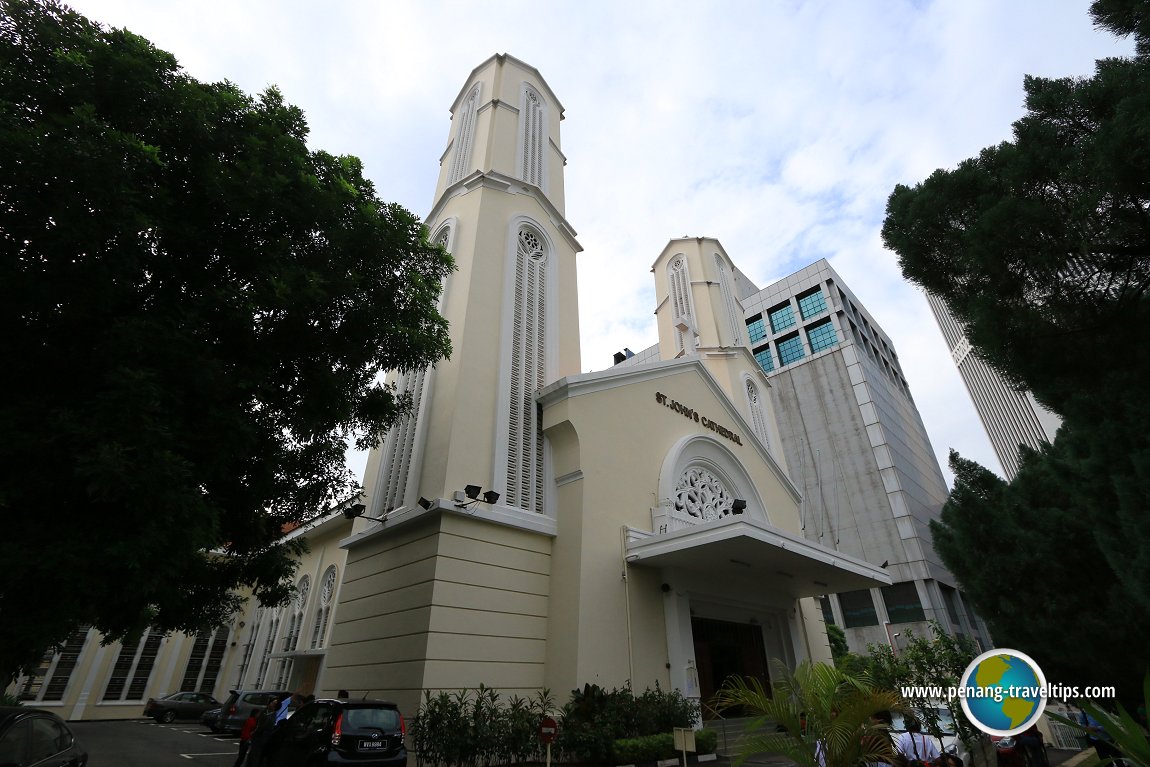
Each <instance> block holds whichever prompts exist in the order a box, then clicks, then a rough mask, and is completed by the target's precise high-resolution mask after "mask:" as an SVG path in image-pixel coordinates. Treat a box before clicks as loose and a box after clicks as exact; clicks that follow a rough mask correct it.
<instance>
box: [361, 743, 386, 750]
mask: <svg viewBox="0 0 1150 767" xmlns="http://www.w3.org/2000/svg"><path fill="white" fill-rule="evenodd" d="M386 745H387V744H386V743H384V741H382V740H361V741H360V742H359V750H360V751H376V750H380V749H382V748H383V747H384V746H386Z"/></svg>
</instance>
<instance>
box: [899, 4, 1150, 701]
mask: <svg viewBox="0 0 1150 767" xmlns="http://www.w3.org/2000/svg"><path fill="white" fill-rule="evenodd" d="M1091 14H1092V16H1093V18H1094V21H1095V24H1096V25H1097V26H1099V27H1102V28H1104V29H1107V30H1109V31H1111V32H1113V33H1115V34H1117V35H1120V36H1127V35H1133V36H1134V39H1135V44H1136V55H1134V56H1132V57H1124V58H1111V59H1105V60H1102V61H1099V62H1098V63H1097V66H1096V70H1095V73H1094V76H1093V77H1090V78H1080V79H1073V78H1063V79H1044V78H1038V77H1027V78H1026V80H1025V83H1024V88H1025V92H1026V109H1027V111H1026V115H1025V116H1024V117H1023V118H1022V119H1020V120H1019V121H1018V122H1016V123H1015V124H1014V134H1013V140H1012V141H1008V142H1004V143H1002V144H1000V145H998V146H995V147H990V148H988V149H985V150H983V151H982V152H981V153H980V154H979V156H978V157H975V158H972V159H968V160H965V161H963V162H962V163H960V164H959V165H958V167H957V168H955V169H953V170H938V171H935V172H934V173H933V174H931V176H930V177H929V178H928V179H927V180H926V181H924V182H922V183H920V184H918V185H916V186H915V187H913V188H910V187H906V186H902V185H899V186H898V187H896V189H895V190H894V192H893V193H892V194H891V196H890V199H889V201H888V204H887V218H886V221H885V222H884V225H883V239H884V241H885V243H886V244H887V246H888V247H889V248H891V249H892V250H893V251H895V252H896V253H897V254H898V256H899V263H900V265H901V267H902V270H903V273H904V275H905V276H906V277H907V278H908V279H910V280H911V281H913V282H915V283H917V284H919V285H921V286H922V287H924V288H925V289H926V290H928V291H930V292H931V293H932V294H934V295H936V296H938V297H939V298H941V299H942V300H943V301H944V302H945V303H946V305H947V306H948V307H949V309H950V311H951V313H952V314H953V315H954V316H955V317H956V319H957V320H958V322H959V323H960V324H961V325H962V327H963V329H964V331H965V332H966V334H967V337H968V338H969V339H970V341H971V343H972V344H973V345H974V347H975V350H976V353H978V354H979V355H980V356H981V357H983V358H984V359H985V360H987V362H988V363H990V364H991V365H993V366H994V367H995V368H996V369H997V370H999V371H1000V372H1001V373H1002V374H1003V375H1004V376H1005V377H1006V378H1007V380H1009V381H1010V382H1012V383H1013V384H1014V385H1016V386H1017V387H1019V388H1020V389H1029V390H1031V391H1033V392H1034V394H1035V396H1036V397H1037V398H1038V399H1039V400H1040V401H1041V402H1043V403H1044V404H1045V405H1047V406H1048V407H1050V408H1051V409H1053V410H1054V411H1055V412H1057V413H1059V414H1060V415H1061V416H1062V417H1063V419H1064V420H1063V427H1062V430H1061V431H1060V432H1059V436H1058V438H1057V442H1056V446H1055V447H1054V448H1053V449H1050V450H1043V451H1028V452H1026V453H1024V461H1023V464H1024V465H1023V469H1022V471H1020V472H1019V475H1018V477H1017V478H1016V479H1015V481H1014V483H1012V484H1011V485H1010V486H1005V485H999V484H996V483H995V482H994V481H992V479H991V478H990V477H988V476H986V474H984V473H983V472H984V471H985V470H982V469H981V467H978V466H976V465H972V464H970V463H969V462H966V461H963V459H961V458H960V457H958V456H953V457H952V465H953V466H955V473H956V483H955V490H954V493H952V496H951V500H950V502H949V503H948V505H947V508H946V510H945V511H944V513H943V518H942V525H941V526H938V525H933V526H932V529H933V530H934V534H935V540H936V545H937V547H938V549H939V552H940V555H941V556H942V557H943V560H944V561H945V562H946V564H947V565H948V567H950V568H951V569H952V571H953V572H954V573H955V574H956V575H958V577H959V579H960V580H961V581H962V582H963V585H964V588H965V589H966V593H967V594H968V595H969V596H970V598H971V599H972V601H973V602H974V604H975V606H976V607H977V608H978V609H979V611H980V612H981V613H982V614H983V615H984V616H985V617H986V618H987V619H988V622H989V623H990V625H991V630H992V632H993V633H994V635H995V638H996V640H997V641H999V642H1000V643H1006V642H1007V640H1008V638H1010V639H1011V640H1012V641H1015V642H1017V644H1018V645H1019V649H1023V648H1026V649H1028V651H1031V652H1032V654H1033V655H1034V656H1035V659H1036V660H1038V661H1039V662H1040V663H1041V664H1043V665H1044V667H1047V664H1050V667H1051V668H1059V669H1074V668H1076V669H1078V674H1077V675H1076V676H1082V675H1083V672H1084V671H1087V669H1086V666H1087V664H1086V663H1085V662H1084V661H1083V658H1084V657H1090V659H1091V666H1092V667H1091V668H1090V669H1089V670H1088V673H1090V672H1093V671H1094V670H1095V668H1094V667H1093V664H1094V663H1095V662H1102V663H1104V664H1106V665H1107V666H1109V668H1108V671H1107V673H1108V674H1110V675H1111V679H1115V678H1118V677H1120V678H1122V679H1123V680H1125V681H1127V682H1128V683H1135V682H1136V680H1137V679H1140V678H1141V674H1142V671H1143V663H1144V662H1145V653H1144V650H1143V651H1141V652H1139V653H1137V654H1136V655H1131V654H1130V653H1128V652H1125V651H1124V650H1123V648H1122V647H1117V645H1124V646H1127V647H1128V645H1127V643H1125V642H1124V641H1123V640H1122V639H1121V637H1114V636H1106V635H1113V634H1119V635H1121V634H1122V633H1123V632H1121V631H1117V632H1116V631H1115V630H1114V627H1115V626H1116V625H1123V624H1125V625H1144V622H1145V619H1146V617H1147V615H1148V614H1150V532H1148V528H1147V524H1146V521H1147V520H1146V509H1147V508H1150V442H1148V441H1147V439H1146V434H1147V433H1150V399H1148V398H1146V397H1145V396H1144V393H1143V392H1144V389H1145V382H1146V380H1147V377H1148V376H1150V345H1148V344H1145V343H1141V342H1139V341H1137V340H1136V339H1137V334H1138V333H1139V332H1140V331H1141V329H1142V328H1145V327H1147V325H1148V320H1150V299H1148V294H1147V290H1148V289H1150V36H1148V34H1150V21H1148V19H1150V5H1148V4H1147V2H1145V0H1096V2H1095V3H1094V4H1093V5H1092V7H1091ZM964 516H969V517H970V518H969V519H963V517H964ZM975 519H977V520H978V522H977V523H976V522H975V521H974V520H975ZM1037 552H1041V556H1040V555H1038V554H1037ZM988 562H992V563H993V566H992V567H986V566H985V563H988ZM979 568H982V570H983V571H982V572H977V571H978V570H979ZM1006 584H1008V585H1007V586H1006V587H1005V588H1004V585H1006ZM1067 590H1068V591H1067ZM1004 592H1007V593H1004ZM1091 604H1093V607H1092V608H1091V607H1090V605H1091ZM1119 605H1125V607H1122V608H1121V609H1118V606H1119ZM1102 608H1104V609H1107V610H1114V612H1110V613H1101V609H1102ZM1080 611H1082V612H1080ZM1056 615H1057V616H1058V619H1055V616H1056ZM1132 621H1133V623H1131V622H1132ZM1138 621H1141V622H1142V623H1138ZM1104 637H1105V638H1104ZM1024 638H1025V639H1026V640H1027V642H1028V644H1022V641H1021V640H1023V639H1024ZM1103 645H1105V646H1106V647H1107V648H1108V649H1109V650H1113V651H1114V652H1113V653H1108V654H1105V655H1099V654H1093V653H1091V654H1089V655H1084V653H1086V648H1091V647H1100V646H1103ZM1139 655H1140V656H1141V657H1140V658H1139V657H1138V656H1139ZM1048 671H1049V668H1048ZM1127 686H1128V687H1133V684H1128V685H1127Z"/></svg>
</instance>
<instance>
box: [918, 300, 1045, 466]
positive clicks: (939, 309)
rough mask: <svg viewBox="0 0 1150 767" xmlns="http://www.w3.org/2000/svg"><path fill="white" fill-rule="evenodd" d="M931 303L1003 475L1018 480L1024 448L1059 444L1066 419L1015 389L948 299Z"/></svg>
mask: <svg viewBox="0 0 1150 767" xmlns="http://www.w3.org/2000/svg"><path fill="white" fill-rule="evenodd" d="M926 300H927V302H928V303H929V304H930V310H931V312H933V313H934V318H935V320H936V321H937V322H938V327H939V330H941V331H942V337H943V338H945V339H946V345H947V348H949V349H950V355H951V357H953V358H954V364H955V366H956V367H958V374H959V375H960V376H962V382H963V383H964V384H966V390H967V392H968V393H969V394H970V399H971V401H972V402H973V403H974V409H975V410H976V411H977V412H978V418H979V420H980V421H982V427H983V428H984V429H986V436H987V437H988V438H989V439H990V446H991V447H993V448H994V454H995V456H997V457H998V462H999V463H1000V464H1002V472H1003V475H1004V476H1005V477H1006V478H1007V479H1008V480H1010V479H1014V475H1015V474H1017V473H1018V446H1019V445H1026V446H1027V447H1031V448H1034V449H1038V447H1039V445H1041V444H1042V443H1043V442H1053V441H1054V435H1055V434H1056V433H1057V432H1058V427H1059V426H1061V425H1062V419H1061V418H1059V417H1058V416H1057V415H1056V414H1054V413H1052V412H1050V411H1049V410H1047V409H1046V408H1044V407H1043V406H1042V405H1040V404H1038V401H1037V400H1036V399H1034V395H1033V394H1031V393H1030V392H1028V391H1019V390H1017V389H1015V388H1014V387H1012V386H1011V385H1010V384H1008V383H1007V382H1006V379H1005V378H1003V377H1002V374H1001V373H999V372H998V371H997V370H995V369H994V368H992V367H991V366H990V365H988V364H987V363H986V362H985V361H983V359H982V358H981V357H979V356H978V355H977V354H976V353H975V352H974V349H973V347H972V346H971V345H970V341H969V340H967V338H966V334H965V333H964V332H963V330H962V327H961V326H960V325H959V324H958V322H957V321H956V320H955V319H954V315H953V314H951V313H950V309H948V308H947V307H946V303H945V302H943V300H942V299H940V298H939V297H938V296H935V295H932V294H930V293H927V294H926Z"/></svg>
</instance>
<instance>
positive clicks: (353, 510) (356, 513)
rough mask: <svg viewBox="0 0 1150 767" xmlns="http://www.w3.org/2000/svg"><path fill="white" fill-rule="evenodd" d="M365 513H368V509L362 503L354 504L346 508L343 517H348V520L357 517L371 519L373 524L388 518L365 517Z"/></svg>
mask: <svg viewBox="0 0 1150 767" xmlns="http://www.w3.org/2000/svg"><path fill="white" fill-rule="evenodd" d="M365 511H367V507H366V506H364V505H363V504H362V503H353V504H352V505H350V506H348V507H347V508H345V509H344V510H343V515H344V516H345V517H347V518H348V519H355V518H357V517H363V518H364V519H370V520H372V521H373V522H382V521H383V520H384V519H385V518H386V516H384V517H364V516H363V513H364V512H365Z"/></svg>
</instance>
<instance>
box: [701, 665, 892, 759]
mask: <svg viewBox="0 0 1150 767" xmlns="http://www.w3.org/2000/svg"><path fill="white" fill-rule="evenodd" d="M771 678H772V679H773V680H774V683H773V685H772V689H771V690H770V691H767V690H766V689H764V688H763V686H762V683H760V682H759V680H757V679H753V678H752V679H743V678H742V677H737V676H734V677H730V678H729V679H728V680H727V681H726V682H724V684H723V686H722V688H720V690H719V691H718V692H717V693H716V694H715V699H714V702H713V705H714V707H715V708H716V709H718V710H720V711H721V710H723V709H727V708H735V707H738V708H740V709H741V710H744V711H748V712H750V714H751V716H752V717H754V718H753V719H752V720H751V721H750V722H749V723H748V725H747V731H748V733H750V737H749V738H748V739H747V740H746V742H745V743H744V745H743V747H742V749H741V751H740V753H739V756H738V758H737V759H736V760H735V764H736V765H738V764H742V763H743V762H745V761H746V760H747V759H748V758H750V757H751V756H754V755H755V754H764V753H765V754H781V755H783V756H785V757H787V758H788V759H789V760H791V761H792V762H794V763H795V764H797V765H799V767H858V765H860V764H863V763H874V762H886V763H888V764H889V763H891V761H892V759H893V757H894V753H893V746H892V743H891V740H890V737H889V734H888V732H886V731H884V730H882V729H881V728H880V727H878V726H876V725H874V724H873V723H872V722H871V720H870V717H871V714H874V713H875V712H877V711H883V710H898V709H900V708H901V705H902V704H901V700H900V698H899V696H898V694H897V693H896V692H892V691H890V690H883V689H880V688H878V687H876V686H875V685H874V684H873V683H872V682H871V680H870V679H869V677H867V676H866V675H865V674H864V675H860V676H851V675H849V674H845V673H843V672H842V671H840V670H838V669H836V668H835V667H834V666H830V665H827V664H825V663H811V662H809V661H804V662H803V663H801V664H799V666H798V667H797V668H796V669H795V670H794V671H791V670H790V669H788V668H787V667H786V665H785V664H783V663H779V662H777V661H776V662H774V663H772V669H771Z"/></svg>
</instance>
